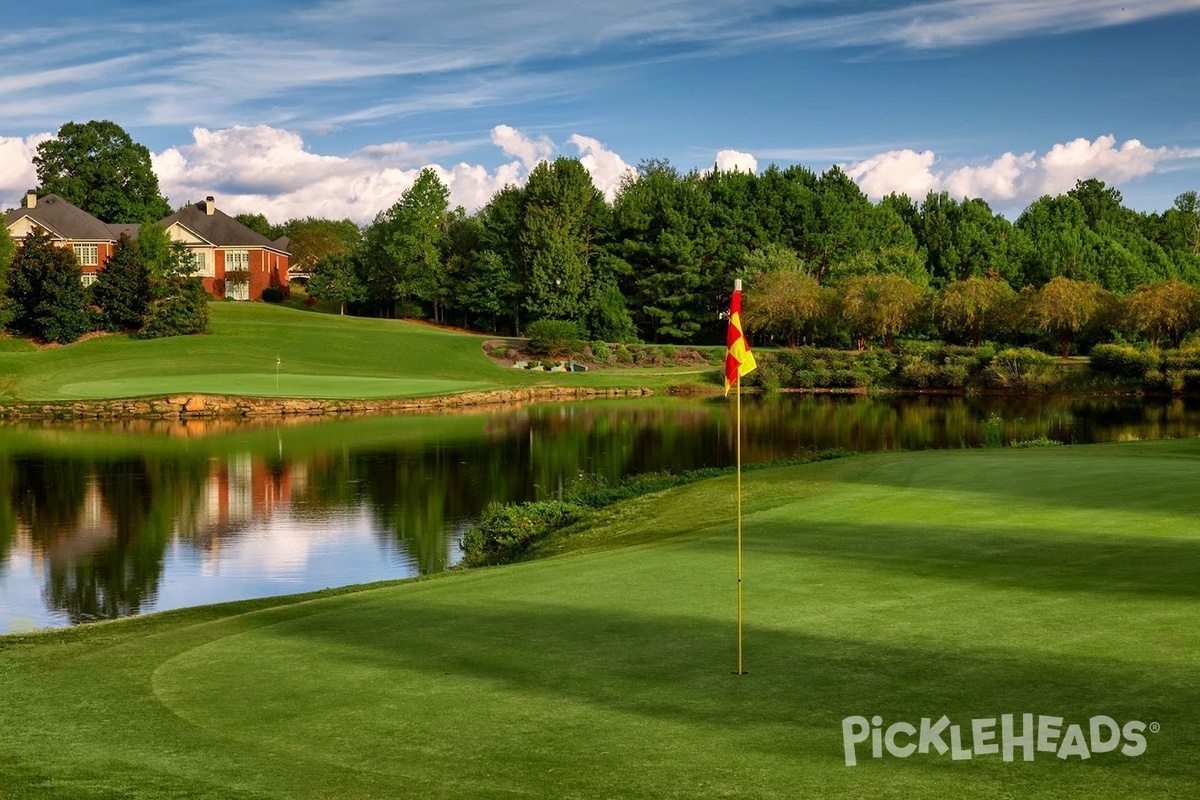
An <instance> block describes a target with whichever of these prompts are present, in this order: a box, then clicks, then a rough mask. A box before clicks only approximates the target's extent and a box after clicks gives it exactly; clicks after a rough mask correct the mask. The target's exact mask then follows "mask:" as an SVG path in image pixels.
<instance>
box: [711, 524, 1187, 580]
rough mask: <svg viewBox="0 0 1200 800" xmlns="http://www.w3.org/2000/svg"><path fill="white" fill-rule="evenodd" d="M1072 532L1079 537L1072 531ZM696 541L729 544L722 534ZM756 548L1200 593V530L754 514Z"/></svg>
mask: <svg viewBox="0 0 1200 800" xmlns="http://www.w3.org/2000/svg"><path fill="white" fill-rule="evenodd" d="M1067 537H1070V538H1067ZM695 546H698V547H703V548H705V549H708V550H712V551H721V550H724V551H728V550H729V548H730V546H731V545H730V543H729V542H728V541H723V540H721V539H717V538H707V539H702V540H699V541H698V542H697V543H696V545H695ZM745 552H746V554H747V557H753V558H769V559H808V558H838V559H844V560H845V562H846V563H847V565H849V566H852V567H855V568H858V569H871V570H883V571H888V572H894V573H896V574H899V575H907V576H913V577H918V578H933V579H937V580H947V581H953V582H968V583H975V584H980V585H993V586H997V587H1003V588H1006V589H1020V590H1026V591H1036V592H1051V593H1075V592H1078V593H1084V594H1092V595H1096V596H1101V597H1102V596H1106V595H1136V596H1145V597H1154V598H1171V599H1178V600H1197V599H1200V580H1197V565H1198V564H1200V539H1197V540H1196V541H1185V540H1180V539H1165V538H1150V537H1137V536H1132V535H1131V536H1129V537H1127V538H1121V537H1115V536H1111V535H1109V536H1096V535H1089V534H1087V533H1085V532H1081V533H1079V534H1077V535H1072V534H1070V533H1062V532H1056V533H1054V534H1049V535H1048V534H1046V533H1042V532H1038V533H1031V532H1029V531H1027V530H1026V531H1022V530H1020V529H1018V528H1015V527H1013V528H1009V529H997V528H989V529H987V530H986V531H983V530H980V529H979V528H975V527H966V526H963V527H958V526H952V525H928V524H920V523H913V524H909V525H904V524H899V523H896V522H892V521H888V522H884V523H880V524H878V525H870V524H866V523H840V522H839V523H836V524H833V523H812V522H809V521H800V522H797V523H796V524H795V525H794V526H787V525H783V524H774V523H771V524H767V523H763V524H762V525H761V526H760V525H759V524H756V523H754V521H753V520H749V521H748V522H747V525H746V543H745Z"/></svg>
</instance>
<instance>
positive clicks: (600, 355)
mask: <svg viewBox="0 0 1200 800" xmlns="http://www.w3.org/2000/svg"><path fill="white" fill-rule="evenodd" d="M611 355H612V351H611V350H609V349H608V345H607V344H606V343H605V342H601V341H599V340H596V341H594V342H592V358H593V359H595V360H596V362H597V363H601V364H602V363H605V362H607V361H608V359H609V357H610V356H611Z"/></svg>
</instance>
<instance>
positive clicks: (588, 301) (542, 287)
mask: <svg viewBox="0 0 1200 800" xmlns="http://www.w3.org/2000/svg"><path fill="white" fill-rule="evenodd" d="M523 205H524V208H523V211H524V213H523V215H522V219H521V233H520V241H521V249H522V254H523V257H524V261H525V262H526V263H527V264H528V267H529V274H528V283H527V284H526V287H525V288H526V291H527V294H526V296H525V301H524V307H525V310H526V312H527V313H528V315H529V317H530V318H552V319H572V320H575V321H577V322H580V323H583V324H586V316H587V313H588V311H589V309H590V307H591V306H592V305H593V304H594V299H595V298H594V295H593V289H594V288H595V284H596V283H597V278H598V277H599V274H598V272H599V270H598V263H599V261H600V259H601V257H602V256H603V255H604V250H603V248H602V247H601V231H602V229H603V227H604V226H605V223H606V222H607V218H608V216H609V214H608V208H607V206H606V205H605V203H604V196H603V195H601V194H600V192H599V190H597V189H596V187H595V185H594V184H593V183H592V176H591V175H590V174H589V173H588V171H587V170H586V169H584V167H583V164H581V163H580V162H579V161H578V160H577V159H573V158H558V159H555V160H554V162H553V163H548V162H545V161H543V162H541V163H540V164H538V165H537V166H536V167H534V168H533V171H532V172H531V173H530V174H529V180H528V181H526V183H525V197H524V204H523Z"/></svg>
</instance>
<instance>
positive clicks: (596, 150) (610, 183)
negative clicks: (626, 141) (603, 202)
mask: <svg viewBox="0 0 1200 800" xmlns="http://www.w3.org/2000/svg"><path fill="white" fill-rule="evenodd" d="M568 141H569V142H570V143H571V144H573V145H575V146H576V147H577V148H579V163H581V164H583V167H584V169H586V170H587V171H588V173H589V174H590V175H591V176H592V183H594V184H595V185H596V188H597V189H599V190H600V191H601V192H602V193H603V194H604V196H605V197H606V198H608V199H609V200H610V201H611V200H612V199H613V198H614V197H615V196H616V194H617V190H618V189H619V188H621V182H622V181H623V180H625V178H626V177H627V176H629V175H633V174H634V173H635V170H634V168H633V167H631V166H629V165H628V164H626V163H625V160H624V159H623V158H621V157H620V156H619V155H617V154H616V153H614V152H613V151H611V150H609V149H608V148H607V147H605V146H604V145H603V144H601V143H600V141H599V140H597V139H593V138H592V137H590V136H583V135H581V134H578V133H576V134H573V135H572V136H571V138H570V139H568Z"/></svg>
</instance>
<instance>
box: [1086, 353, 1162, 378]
mask: <svg viewBox="0 0 1200 800" xmlns="http://www.w3.org/2000/svg"><path fill="white" fill-rule="evenodd" d="M1088 368H1089V369H1091V370H1092V372H1097V373H1099V374H1101V375H1111V376H1112V377H1114V378H1127V379H1131V380H1139V381H1140V380H1145V378H1146V374H1147V373H1149V372H1150V371H1151V370H1155V369H1157V368H1158V355H1157V354H1155V353H1153V352H1150V351H1148V350H1138V349H1137V348H1133V347H1127V346H1122V345H1117V344H1098V345H1096V346H1095V347H1093V348H1092V352H1091V354H1090V359H1089V362H1088Z"/></svg>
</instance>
